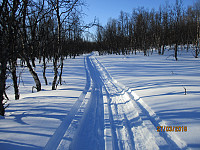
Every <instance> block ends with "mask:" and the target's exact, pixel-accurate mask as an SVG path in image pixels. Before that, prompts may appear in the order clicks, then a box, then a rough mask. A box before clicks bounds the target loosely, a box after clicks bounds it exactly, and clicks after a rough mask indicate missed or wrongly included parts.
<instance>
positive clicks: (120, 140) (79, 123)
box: [44, 54, 187, 150]
mask: <svg viewBox="0 0 200 150" xmlns="http://www.w3.org/2000/svg"><path fill="white" fill-rule="evenodd" d="M84 65H85V71H86V85H85V88H84V90H83V92H82V93H81V95H80V96H79V98H78V100H77V101H76V103H75V104H74V106H73V107H72V108H71V111H70V112H69V114H68V115H67V116H66V117H65V118H64V120H63V121H62V123H61V124H60V126H59V127H58V128H57V130H56V131H55V133H54V134H53V136H52V137H51V138H50V139H49V141H48V142H47V144H46V146H45V148H44V149H46V150H47V149H48V150H55V149H59V150H65V149H72V150H77V149H79V150H104V149H105V150H112V149H113V150H124V149H126V150H134V149H144V150H145V149H150V150H151V149H152V150H156V149H187V145H186V144H185V143H184V141H181V140H179V138H178V137H176V136H174V135H173V134H172V133H167V132H157V131H156V129H157V126H160V125H162V123H163V122H162V120H160V118H159V117H158V116H156V114H155V113H154V112H153V111H152V110H151V108H149V107H148V106H147V105H145V104H144V103H141V100H140V98H139V97H138V96H137V95H135V93H134V92H133V91H132V90H131V89H129V88H127V87H125V86H124V85H122V84H120V83H118V82H117V81H116V80H114V79H113V78H112V77H111V75H110V74H109V73H108V71H107V70H106V68H105V67H104V66H103V64H102V63H100V61H99V60H98V59H97V58H96V57H95V56H94V55H92V54H91V55H88V56H85V59H84ZM139 100H140V101H139ZM142 102H143V101H142Z"/></svg>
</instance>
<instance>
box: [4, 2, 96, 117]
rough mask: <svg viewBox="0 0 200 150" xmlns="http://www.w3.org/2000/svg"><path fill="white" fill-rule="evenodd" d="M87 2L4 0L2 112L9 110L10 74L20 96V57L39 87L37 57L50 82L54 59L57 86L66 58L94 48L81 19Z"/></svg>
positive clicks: (39, 87) (16, 94)
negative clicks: (48, 72)
mask: <svg viewBox="0 0 200 150" xmlns="http://www.w3.org/2000/svg"><path fill="white" fill-rule="evenodd" d="M84 5H85V4H84V3H83V1H81V0H1V1H0V115H4V113H5V108H4V100H5V99H6V98H8V97H7V95H6V89H7V88H8V86H7V85H6V79H7V78H8V76H11V78H12V81H13V87H14V94H15V99H19V97H20V95H19V82H20V81H19V75H17V72H16V71H17V66H18V64H17V60H18V59H20V61H21V65H22V66H25V67H27V68H28V69H29V71H30V74H31V75H32V77H33V79H34V81H35V86H34V88H36V90H37V91H40V90H41V82H40V79H39V77H38V75H37V72H36V71H35V70H34V67H35V60H36V59H37V60H39V62H40V63H42V66H43V78H44V80H45V83H46V84H48V82H47V78H46V75H45V73H46V68H47V66H46V63H47V61H49V60H51V61H52V62H53V68H54V69H53V70H54V78H53V81H52V90H55V89H56V88H57V85H58V84H62V70H63V65H64V64H63V61H64V59H66V58H67V57H71V58H75V57H76V56H77V55H80V54H82V53H86V52H88V51H90V49H91V46H90V45H92V44H90V43H89V42H87V41H86V40H84V37H83V32H84V30H85V29H86V28H88V27H89V26H88V25H84V24H83V22H82V19H81V17H82V7H83V6H84ZM58 70H60V72H58Z"/></svg>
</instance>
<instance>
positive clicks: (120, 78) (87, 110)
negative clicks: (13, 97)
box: [0, 52, 200, 150]
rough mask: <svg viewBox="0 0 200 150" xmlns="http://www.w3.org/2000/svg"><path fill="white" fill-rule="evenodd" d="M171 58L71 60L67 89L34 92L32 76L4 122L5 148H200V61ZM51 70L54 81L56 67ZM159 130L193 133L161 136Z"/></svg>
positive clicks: (1, 144)
mask: <svg viewBox="0 0 200 150" xmlns="http://www.w3.org/2000/svg"><path fill="white" fill-rule="evenodd" d="M168 53H170V52H168ZM168 55H170V54H166V56H156V55H154V56H151V57H144V56H142V54H139V55H137V56H135V55H129V56H126V57H125V56H116V55H109V56H96V55H95V53H93V54H91V55H86V56H84V57H83V56H81V57H78V59H75V60H73V59H72V60H66V65H65V69H64V75H63V81H66V83H65V84H64V85H62V86H59V89H58V90H56V91H51V90H50V89H48V88H49V86H43V88H44V89H45V90H43V91H41V92H39V93H33V94H28V93H29V92H30V91H31V85H32V83H33V82H32V81H31V79H29V78H30V77H29V75H28V72H27V71H26V70H25V71H24V75H23V78H24V79H23V81H24V88H22V91H21V97H22V98H21V99H20V100H19V101H10V106H9V107H8V108H7V109H6V116H5V118H1V120H0V135H1V136H0V149H5V150H7V149H19V150H23V149H47V150H51V149H52V150H54V149H59V150H65V149H74V150H79V149H85V150H94V149H100V150H103V149H106V150H111V149H126V150H133V149H152V150H154V149H189V148H192V149H199V148H200V130H199V125H200V109H199V108H200V103H199V96H200V86H199V85H200V79H199V75H200V68H199V66H200V65H199V59H193V58H192V57H188V54H185V53H183V54H182V55H181V56H179V57H180V58H179V61H178V62H175V61H173V60H172V58H167V56H168ZM166 58H167V59H166ZM37 69H38V70H37V71H38V72H39V73H40V74H39V75H40V76H41V77H42V72H41V69H40V67H39V65H38V66H37ZM47 72H48V73H47V74H48V80H49V81H50V80H51V81H52V74H53V73H52V67H49V69H48V71H47ZM26 74H27V75H26ZM122 83H123V84H122ZM129 87H130V88H129ZM183 87H184V88H186V89H187V95H184V92H185V91H184V88H183ZM158 126H187V132H157V127H158Z"/></svg>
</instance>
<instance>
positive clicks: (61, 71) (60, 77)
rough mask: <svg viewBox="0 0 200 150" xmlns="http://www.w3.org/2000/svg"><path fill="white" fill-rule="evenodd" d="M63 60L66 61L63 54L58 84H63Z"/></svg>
mask: <svg viewBox="0 0 200 150" xmlns="http://www.w3.org/2000/svg"><path fill="white" fill-rule="evenodd" d="M63 61H64V58H63V56H61V62H60V63H61V66H60V67H61V68H60V75H59V81H58V84H60V85H62V73H63V66H64V63H63Z"/></svg>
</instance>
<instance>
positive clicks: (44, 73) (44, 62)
mask: <svg viewBox="0 0 200 150" xmlns="http://www.w3.org/2000/svg"><path fill="white" fill-rule="evenodd" d="M46 68H47V66H46V61H45V56H43V78H44V81H45V84H46V85H48V81H47V78H46Z"/></svg>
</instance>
